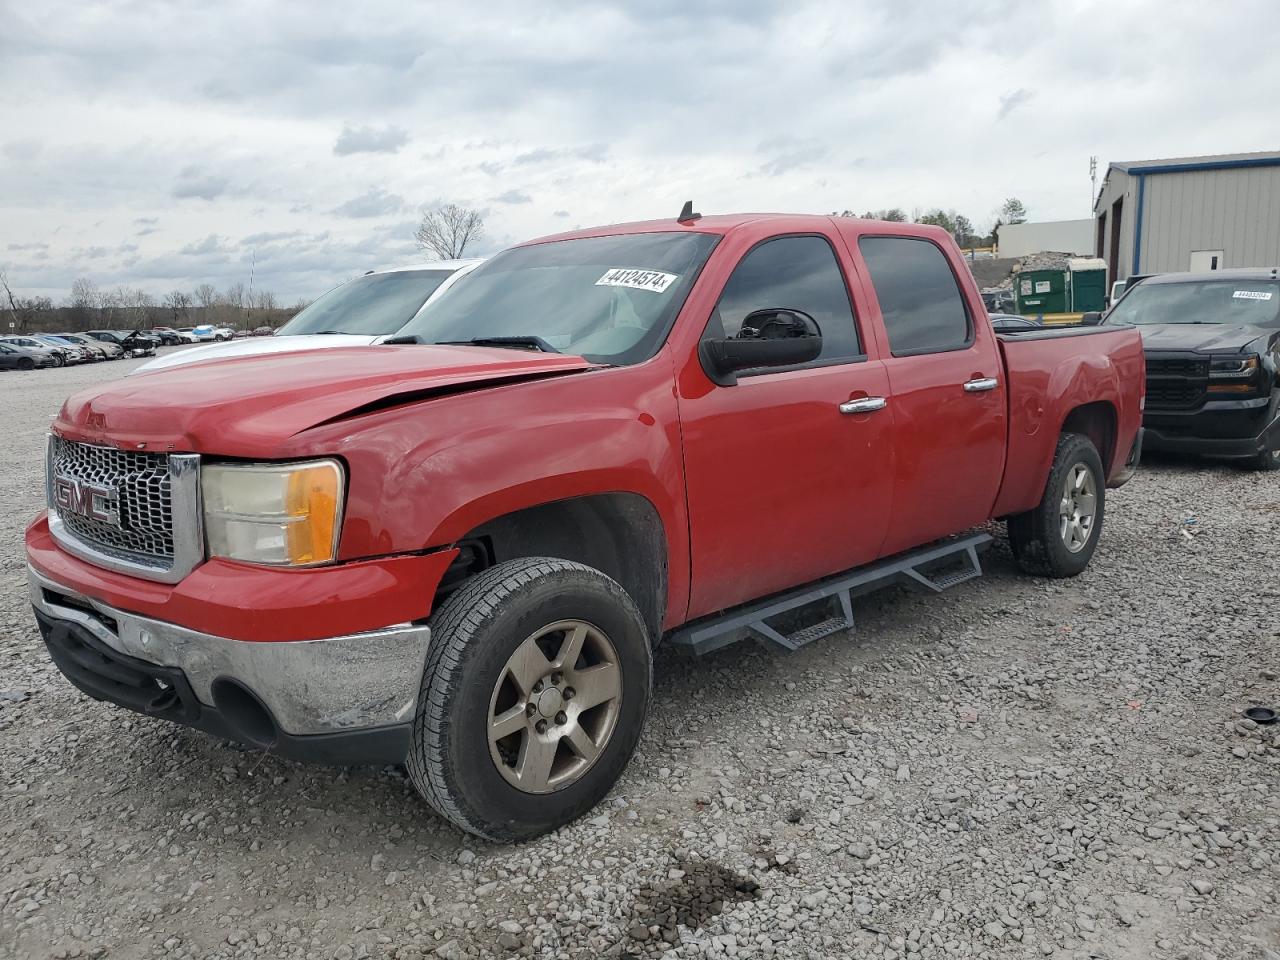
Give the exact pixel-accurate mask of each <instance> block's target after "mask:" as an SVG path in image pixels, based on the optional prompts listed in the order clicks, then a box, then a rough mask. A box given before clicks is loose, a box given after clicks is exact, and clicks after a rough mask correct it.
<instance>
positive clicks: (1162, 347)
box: [1087, 269, 1280, 470]
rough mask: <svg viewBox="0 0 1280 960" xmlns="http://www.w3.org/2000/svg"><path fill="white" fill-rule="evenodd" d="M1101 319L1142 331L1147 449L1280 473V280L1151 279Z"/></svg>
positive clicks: (1243, 276)
mask: <svg viewBox="0 0 1280 960" xmlns="http://www.w3.org/2000/svg"><path fill="white" fill-rule="evenodd" d="M1087 319H1088V320H1091V321H1092V320H1096V319H1098V315H1097V314H1093V315H1088V316H1087ZM1101 319H1102V321H1103V323H1104V324H1108V325H1120V324H1134V325H1135V326H1137V327H1138V329H1139V330H1141V331H1142V343H1143V347H1144V349H1145V351H1146V358H1147V372H1146V388H1147V393H1146V413H1145V415H1144V417H1143V424H1144V426H1145V427H1146V431H1145V443H1146V445H1147V448H1148V449H1151V450H1168V451H1174V452H1178V453H1192V454H1205V455H1211V456H1218V457H1233V458H1237V459H1239V460H1241V461H1242V462H1244V463H1245V464H1247V465H1248V466H1251V467H1253V468H1254V469H1257V470H1277V469H1280V379H1278V378H1277V369H1278V368H1280V281H1278V280H1277V271H1275V270H1270V269H1256V270H1215V271H1213V272H1211V273H1166V274H1161V275H1159V276H1154V277H1149V278H1146V279H1144V280H1143V281H1142V283H1141V285H1140V286H1137V287H1130V288H1129V289H1128V290H1126V291H1125V294H1124V296H1123V297H1122V298H1121V299H1120V301H1119V302H1118V303H1117V304H1116V305H1115V306H1114V307H1112V308H1111V310H1110V311H1109V312H1108V313H1107V314H1106V315H1105V317H1103V318H1101Z"/></svg>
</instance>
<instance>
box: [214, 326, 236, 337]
mask: <svg viewBox="0 0 1280 960" xmlns="http://www.w3.org/2000/svg"><path fill="white" fill-rule="evenodd" d="M235 335H236V331H235V328H234V327H223V326H219V327H214V328H213V339H215V340H230V339H232V338H233V337H235Z"/></svg>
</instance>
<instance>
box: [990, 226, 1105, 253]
mask: <svg viewBox="0 0 1280 960" xmlns="http://www.w3.org/2000/svg"><path fill="white" fill-rule="evenodd" d="M996 243H997V245H998V247H999V250H998V252H997V253H996V256H998V257H1026V256H1030V255H1031V254H1033V253H1044V252H1046V251H1047V252H1051V253H1075V254H1079V255H1080V256H1083V257H1091V256H1093V253H1094V250H1093V221H1092V220H1091V219H1089V218H1088V217H1086V218H1085V219H1083V220H1047V221H1041V222H1040V223H1006V224H1004V225H1003V226H1001V227H1000V229H999V231H998V232H997V234H996Z"/></svg>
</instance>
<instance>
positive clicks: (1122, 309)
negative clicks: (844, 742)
mask: <svg viewBox="0 0 1280 960" xmlns="http://www.w3.org/2000/svg"><path fill="white" fill-rule="evenodd" d="M1107 323H1133V324H1137V325H1139V326H1142V325H1146V324H1152V323H1225V324H1233V325H1234V324H1245V325H1248V326H1253V327H1276V326H1280V283H1277V282H1276V281H1274V280H1189V281H1183V282H1177V283H1152V282H1151V281H1147V282H1146V283H1141V284H1139V285H1138V286H1136V287H1133V288H1132V289H1131V290H1129V292H1128V293H1126V294H1125V296H1124V297H1123V298H1122V299H1121V300H1120V302H1119V303H1117V304H1116V305H1115V308H1114V309H1113V310H1112V311H1111V313H1110V314H1108V315H1107Z"/></svg>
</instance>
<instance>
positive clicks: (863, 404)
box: [840, 397, 889, 413]
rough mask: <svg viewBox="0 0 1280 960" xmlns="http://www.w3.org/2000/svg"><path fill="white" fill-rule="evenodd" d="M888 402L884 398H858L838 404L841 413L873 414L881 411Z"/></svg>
mask: <svg viewBox="0 0 1280 960" xmlns="http://www.w3.org/2000/svg"><path fill="white" fill-rule="evenodd" d="M888 402H889V401H888V400H886V399H885V398H884V397H859V398H858V399H857V400H846V401H845V402H844V403H842V404H840V412H841V413H875V412H876V411H877V410H883V409H884V408H885V405H886V404H887V403H888Z"/></svg>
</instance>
